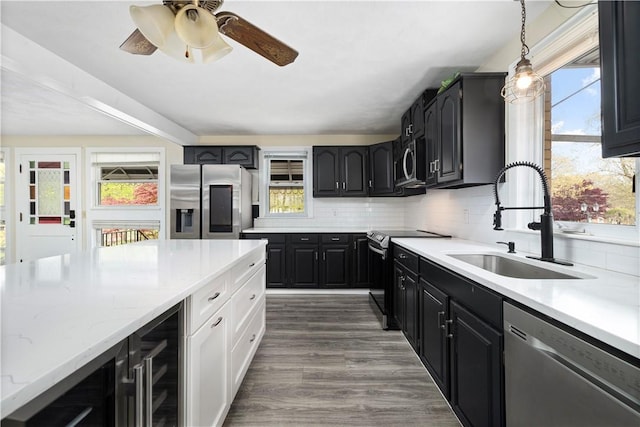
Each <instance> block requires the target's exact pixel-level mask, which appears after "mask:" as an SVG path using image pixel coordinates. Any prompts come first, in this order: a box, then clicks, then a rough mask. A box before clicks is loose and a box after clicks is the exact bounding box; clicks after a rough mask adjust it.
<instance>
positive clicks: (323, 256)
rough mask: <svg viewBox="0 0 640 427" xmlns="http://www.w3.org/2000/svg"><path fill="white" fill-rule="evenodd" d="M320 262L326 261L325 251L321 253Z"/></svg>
mask: <svg viewBox="0 0 640 427" xmlns="http://www.w3.org/2000/svg"><path fill="white" fill-rule="evenodd" d="M322 260H323V261H326V260H327V252H326V251H324V252H322Z"/></svg>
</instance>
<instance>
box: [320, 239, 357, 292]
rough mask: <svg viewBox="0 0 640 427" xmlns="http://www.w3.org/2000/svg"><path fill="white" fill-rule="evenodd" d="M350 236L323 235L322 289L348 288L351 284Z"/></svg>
mask: <svg viewBox="0 0 640 427" xmlns="http://www.w3.org/2000/svg"><path fill="white" fill-rule="evenodd" d="M350 240H351V239H350V236H349V235H348V234H323V235H322V246H321V252H322V260H321V262H320V287H322V288H348V287H349V286H350V284H351V254H352V250H351V245H350V244H349V242H350Z"/></svg>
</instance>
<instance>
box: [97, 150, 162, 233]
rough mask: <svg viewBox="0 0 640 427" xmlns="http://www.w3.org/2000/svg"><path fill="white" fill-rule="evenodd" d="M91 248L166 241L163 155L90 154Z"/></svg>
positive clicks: (146, 152)
mask: <svg viewBox="0 0 640 427" xmlns="http://www.w3.org/2000/svg"><path fill="white" fill-rule="evenodd" d="M87 159H88V161H89V170H90V171H91V176H92V185H91V186H90V187H91V188H90V192H91V197H90V199H89V200H90V208H89V209H88V210H87V217H88V221H87V223H88V227H89V231H90V232H89V234H88V235H89V236H91V242H90V244H91V246H114V245H122V244H127V243H133V242H138V241H144V240H152V239H158V238H163V237H164V231H163V224H164V209H163V206H164V202H163V201H164V181H165V179H164V176H165V165H164V149H162V148H135V149H134V148H109V149H106V148H103V149H91V150H88V155H87Z"/></svg>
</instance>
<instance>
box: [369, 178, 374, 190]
mask: <svg viewBox="0 0 640 427" xmlns="http://www.w3.org/2000/svg"><path fill="white" fill-rule="evenodd" d="M369 188H373V184H372V183H371V180H369Z"/></svg>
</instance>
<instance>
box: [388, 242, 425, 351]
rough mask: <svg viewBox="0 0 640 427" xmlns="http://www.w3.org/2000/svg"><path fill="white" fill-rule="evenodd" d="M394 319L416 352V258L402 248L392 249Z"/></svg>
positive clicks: (417, 345) (417, 346)
mask: <svg viewBox="0 0 640 427" xmlns="http://www.w3.org/2000/svg"><path fill="white" fill-rule="evenodd" d="M393 252H394V318H395V320H396V322H397V324H398V326H399V327H400V329H401V330H402V333H403V334H404V336H405V337H406V338H407V341H409V344H411V346H412V347H413V348H414V349H415V350H416V351H418V348H419V344H418V343H419V342H418V273H417V271H418V256H417V255H416V254H414V253H412V252H410V251H408V250H406V249H404V248H401V247H398V246H395V247H394V250H393Z"/></svg>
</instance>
